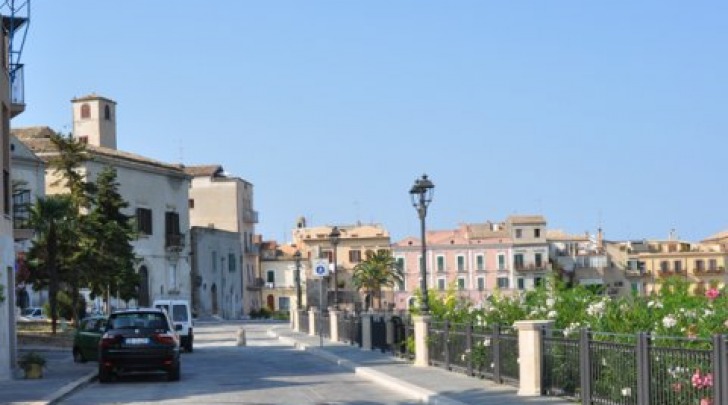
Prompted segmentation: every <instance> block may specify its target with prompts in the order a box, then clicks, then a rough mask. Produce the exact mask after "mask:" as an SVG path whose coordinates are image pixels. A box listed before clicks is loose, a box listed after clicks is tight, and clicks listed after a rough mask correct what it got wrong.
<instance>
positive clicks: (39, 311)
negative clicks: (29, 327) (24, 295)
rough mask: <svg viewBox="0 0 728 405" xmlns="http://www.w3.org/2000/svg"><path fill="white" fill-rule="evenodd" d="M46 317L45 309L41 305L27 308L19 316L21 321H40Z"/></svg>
mask: <svg viewBox="0 0 728 405" xmlns="http://www.w3.org/2000/svg"><path fill="white" fill-rule="evenodd" d="M43 319H46V315H45V311H43V308H41V307H31V308H25V309H24V310H23V312H21V313H20V317H18V320H19V321H24V322H27V321H39V320H43Z"/></svg>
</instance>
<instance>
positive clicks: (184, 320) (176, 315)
mask: <svg viewBox="0 0 728 405" xmlns="http://www.w3.org/2000/svg"><path fill="white" fill-rule="evenodd" d="M154 307H155V308H160V309H163V310H165V311H166V312H167V314H168V315H169V316H170V317H171V318H172V322H174V324H175V325H177V326H181V327H182V328H181V329H178V330H179V335H180V340H181V341H182V343H181V344H182V347H183V348H184V349H185V350H186V351H187V352H192V350H193V347H192V342H193V341H194V339H195V335H194V333H193V331H192V327H193V322H192V310H191V309H190V303H189V301H187V300H155V301H154Z"/></svg>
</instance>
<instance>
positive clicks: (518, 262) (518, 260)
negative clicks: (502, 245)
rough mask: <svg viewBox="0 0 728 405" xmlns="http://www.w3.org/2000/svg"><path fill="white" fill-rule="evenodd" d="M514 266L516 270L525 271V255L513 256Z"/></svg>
mask: <svg viewBox="0 0 728 405" xmlns="http://www.w3.org/2000/svg"><path fill="white" fill-rule="evenodd" d="M513 266H514V267H515V268H516V270H523V267H524V265H523V254H521V253H518V254H516V255H513Z"/></svg>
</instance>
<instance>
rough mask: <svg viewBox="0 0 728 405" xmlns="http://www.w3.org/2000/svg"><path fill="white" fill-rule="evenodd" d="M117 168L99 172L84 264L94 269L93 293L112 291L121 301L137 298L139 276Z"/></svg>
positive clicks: (91, 281) (87, 228)
mask: <svg viewBox="0 0 728 405" xmlns="http://www.w3.org/2000/svg"><path fill="white" fill-rule="evenodd" d="M116 175H117V174H116V170H115V169H114V168H112V167H108V166H107V167H105V168H104V169H103V170H102V171H101V173H99V175H98V177H97V179H96V183H95V189H96V196H95V198H94V201H93V204H92V209H91V211H90V212H89V214H88V217H87V220H86V221H85V224H86V226H85V232H86V234H87V239H86V242H87V243H84V244H83V248H84V250H83V255H82V257H83V259H84V260H83V265H84V266H85V267H87V268H88V271H91V272H94V273H95V275H94V277H91V278H89V288H91V292H92V294H93V295H101V294H102V293H103V292H105V291H107V292H110V293H111V292H113V293H115V294H117V295H118V296H119V297H121V298H122V299H123V300H124V301H128V300H130V299H132V298H136V297H137V294H138V291H137V286H138V285H139V276H138V274H137V273H136V271H135V264H136V256H135V255H134V247H133V246H132V244H131V241H132V240H133V239H134V238H135V237H136V232H135V230H134V227H133V226H132V222H131V219H132V217H131V216H129V215H126V214H124V213H123V210H124V209H126V208H127V207H128V206H129V204H128V203H127V202H126V201H125V200H124V199H123V198H122V196H121V194H119V191H118V189H119V183H118V182H117V181H116Z"/></svg>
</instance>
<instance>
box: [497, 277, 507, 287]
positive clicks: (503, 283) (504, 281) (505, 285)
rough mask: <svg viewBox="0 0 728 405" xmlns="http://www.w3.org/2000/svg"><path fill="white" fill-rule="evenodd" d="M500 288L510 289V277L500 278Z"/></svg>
mask: <svg viewBox="0 0 728 405" xmlns="http://www.w3.org/2000/svg"><path fill="white" fill-rule="evenodd" d="M498 288H508V277H498Z"/></svg>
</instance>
